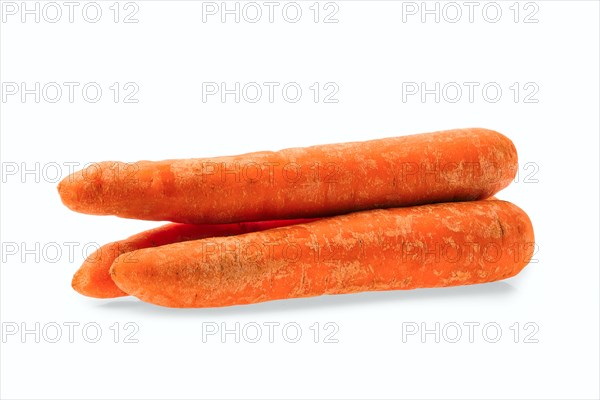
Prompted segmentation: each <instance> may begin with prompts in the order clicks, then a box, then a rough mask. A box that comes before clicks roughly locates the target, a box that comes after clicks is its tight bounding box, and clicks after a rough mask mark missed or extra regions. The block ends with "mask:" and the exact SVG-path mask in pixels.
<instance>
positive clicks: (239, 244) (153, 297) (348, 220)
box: [110, 200, 534, 307]
mask: <svg viewBox="0 0 600 400" xmlns="http://www.w3.org/2000/svg"><path fill="white" fill-rule="evenodd" d="M533 250H534V235H533V228H532V226H531V222H530V220H529V218H528V216H527V214H525V212H523V211H522V210H521V209H520V208H518V207H517V206H515V205H513V204H511V203H509V202H506V201H501V200H488V201H473V202H456V203H442V204H433V205H423V206H414V207H405V208H391V209H376V210H370V211H363V212H356V213H351V214H347V215H340V216H335V217H331V218H324V219H320V220H318V221H314V222H310V223H305V224H299V225H293V226H287V227H281V228H276V229H270V230H265V231H261V232H254V233H247V234H243V235H239V236H230V237H220V238H210V239H202V240H195V241H188V242H183V243H175V244H170V245H166V246H161V247H156V248H148V249H141V250H136V251H133V252H131V253H128V254H126V255H122V256H120V257H118V258H117V259H116V260H115V262H114V263H113V265H112V267H111V269H110V274H111V276H112V279H113V280H114V282H115V283H116V284H117V286H118V287H119V288H121V289H122V290H123V291H124V292H126V293H129V294H131V295H134V296H136V297H138V298H139V299H141V300H143V301H146V302H150V303H154V304H157V305H162V306H168V307H219V306H231V305H238V304H249V303H258V302H264V301H269V300H277V299H287V298H297V297H310V296H319V295H325V294H344V293H354V292H362V291H379V290H396V289H414V288H428V287H441V286H456V285H468V284H475V283H483V282H491V281H496V280H499V279H505V278H508V277H511V276H514V275H515V274H517V273H518V272H519V271H521V269H522V268H523V267H524V266H525V265H526V264H527V263H528V262H529V260H530V259H531V257H532V254H533Z"/></svg>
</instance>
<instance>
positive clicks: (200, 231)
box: [71, 219, 314, 298]
mask: <svg viewBox="0 0 600 400" xmlns="http://www.w3.org/2000/svg"><path fill="white" fill-rule="evenodd" d="M310 221H314V219H296V220H280V221H259V222H241V223H234V224H218V225H189V224H167V225H163V226H161V227H158V228H155V229H151V230H148V231H144V232H141V233H138V234H136V235H133V236H131V237H129V238H127V239H125V240H119V241H116V242H112V243H108V244H105V245H104V246H102V247H100V248H99V249H98V250H96V251H95V252H94V253H92V254H90V255H89V256H88V257H87V258H86V260H85V261H84V262H83V264H82V265H81V267H80V268H79V269H78V270H77V272H75V275H74V276H73V281H72V283H71V284H72V286H73V289H75V290H76V291H77V292H79V293H81V294H83V295H85V296H90V297H97V298H110V297H120V296H127V293H125V292H123V291H122V290H121V289H119V288H118V287H117V286H116V285H115V283H114V282H113V280H112V279H111V277H110V274H109V272H108V271H109V269H110V266H111V264H112V263H113V261H114V260H115V259H116V258H117V257H118V256H120V255H122V254H125V253H129V252H131V251H133V250H138V249H145V248H149V247H156V246H163V245H166V244H171V243H177V242H184V241H188V240H197V239H203V238H209V237H215V236H229V235H239V234H242V233H246V232H256V231H261V230H265V229H272V228H277V227H280V226H286V225H291V224H298V223H304V222H310Z"/></svg>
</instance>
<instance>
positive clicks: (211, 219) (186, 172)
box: [58, 128, 517, 224]
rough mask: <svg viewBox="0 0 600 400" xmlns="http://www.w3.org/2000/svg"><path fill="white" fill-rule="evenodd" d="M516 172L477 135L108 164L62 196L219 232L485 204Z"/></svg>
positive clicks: (89, 171) (509, 155)
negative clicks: (238, 225) (217, 227)
mask: <svg viewBox="0 0 600 400" xmlns="http://www.w3.org/2000/svg"><path fill="white" fill-rule="evenodd" d="M516 171H517V152H516V150H515V147H514V145H513V143H512V142H511V141H510V139H508V138H507V137H505V136H503V135H502V134H500V133H498V132H495V131H491V130H488V129H482V128H473V129H455V130H449V131H440V132H434V133H426V134H418V135H411V136H403V137H395V138H387V139H379V140H371V141H366V142H352V143H342V144H329V145H320V146H313V147H306V148H292V149H285V150H281V151H277V152H268V151H265V152H257V153H249V154H243V155H238V156H229V157H216V158H198V159H185V160H166V161H139V162H135V163H130V164H127V163H122V162H101V163H98V164H92V165H90V166H89V167H87V168H85V169H83V170H81V171H78V172H76V173H74V174H71V175H69V176H68V177H66V178H65V179H64V180H63V181H61V182H60V184H59V186H58V190H59V193H60V196H61V199H62V201H63V203H64V204H65V205H66V206H67V207H69V208H70V209H72V210H74V211H78V212H82V213H87V214H96V215H116V216H120V217H125V218H136V219H143V220H157V221H163V220H164V221H172V222H180V223H192V224H200V223H211V224H212V223H230V222H240V221H262V220H275V219H291V218H305V217H317V216H331V215H337V214H345V213H348V212H353V211H360V210H367V209H374V208H390V207H400V206H410V205H418V204H427V203H437V202H448V201H468V200H481V199H485V198H488V197H489V196H492V195H493V194H495V193H496V192H498V191H499V190H501V189H503V188H504V187H506V186H508V184H509V183H510V182H511V181H512V180H513V179H514V177H515V174H516Z"/></svg>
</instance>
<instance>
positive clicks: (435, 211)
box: [59, 129, 533, 307]
mask: <svg viewBox="0 0 600 400" xmlns="http://www.w3.org/2000/svg"><path fill="white" fill-rule="evenodd" d="M516 170H517V154H516V150H515V147H514V145H513V144H512V142H511V141H510V140H509V139H508V138H506V137H505V136H503V135H501V134H499V133H497V132H494V131H490V130H486V129H463V130H452V131H442V132H434V133H430V134H421V135H412V136H406V137H399V138H389V139H380V140H373V141H368V142H360V143H358V142H357V143H345V144H336V145H324V146H315V147H309V148H298V149H287V150H282V151H279V152H260V153H250V154H246V155H240V156H233V157H217V158H213V159H192V160H169V161H161V162H149V161H142V162H137V163H132V164H124V163H117V162H104V163H99V164H96V165H93V166H90V167H88V168H86V169H84V170H82V171H79V172H76V173H75V174H73V175H71V176H69V177H67V178H65V179H64V180H63V181H62V182H61V183H60V184H59V192H60V195H61V198H62V200H63V202H64V203H65V204H66V205H67V206H68V207H70V208H71V209H73V210H75V211H80V212H85V213H90V214H99V215H107V214H111V215H118V216H121V217H126V218H139V219H148V220H169V221H172V222H177V223H178V224H171V225H167V226H164V227H161V228H158V229H155V230H151V231H148V232H143V233H141V234H139V235H135V236H133V237H131V238H129V239H127V240H125V241H121V242H114V243H111V244H109V245H106V246H103V247H102V248H101V249H100V250H99V251H98V252H97V253H99V254H93V255H91V256H90V257H89V258H88V260H86V262H84V264H83V266H82V267H81V269H80V271H78V272H77V273H76V275H75V277H74V279H73V287H74V288H75V289H76V290H77V291H79V292H81V293H82V294H86V295H90V296H93V297H116V296H122V295H125V294H132V295H135V296H136V297H138V298H140V299H142V300H144V301H148V302H151V303H154V304H160V305H165V306H171V307H214V306H226V305H235V304H247V303H255V302H260V301H267V300H275V299H284V298H292V297H307V296H317V295H322V294H341V293H352V292H357V291H370V290H394V289H412V288H418V287H436V286H452V285H460V284H472V283H480V282H489V281H493V280H497V279H503V278H506V277H510V276H513V275H514V274H516V273H518V272H519V271H520V270H521V269H522V268H523V267H524V266H525V265H526V264H527V262H528V261H529V259H530V257H531V255H532V252H533V246H532V244H533V229H532V227H531V222H530V221H529V219H528V217H527V215H526V214H525V213H524V212H523V211H522V210H520V209H519V208H518V207H516V206H514V205H512V204H510V203H508V202H503V201H498V200H485V201H477V200H483V199H486V198H488V197H489V196H492V195H493V194H495V193H496V192H498V191H499V190H501V189H502V188H504V187H506V186H507V185H508V184H509V183H510V181H511V180H512V179H513V178H514V176H515V173H516ZM429 203H440V204H431V205H427V204H429ZM422 204H425V205H422ZM363 210H364V211H363ZM342 214H343V215H342ZM320 217H322V218H320ZM298 218H310V220H302V219H298ZM269 220H275V221H269ZM247 221H252V222H247Z"/></svg>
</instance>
